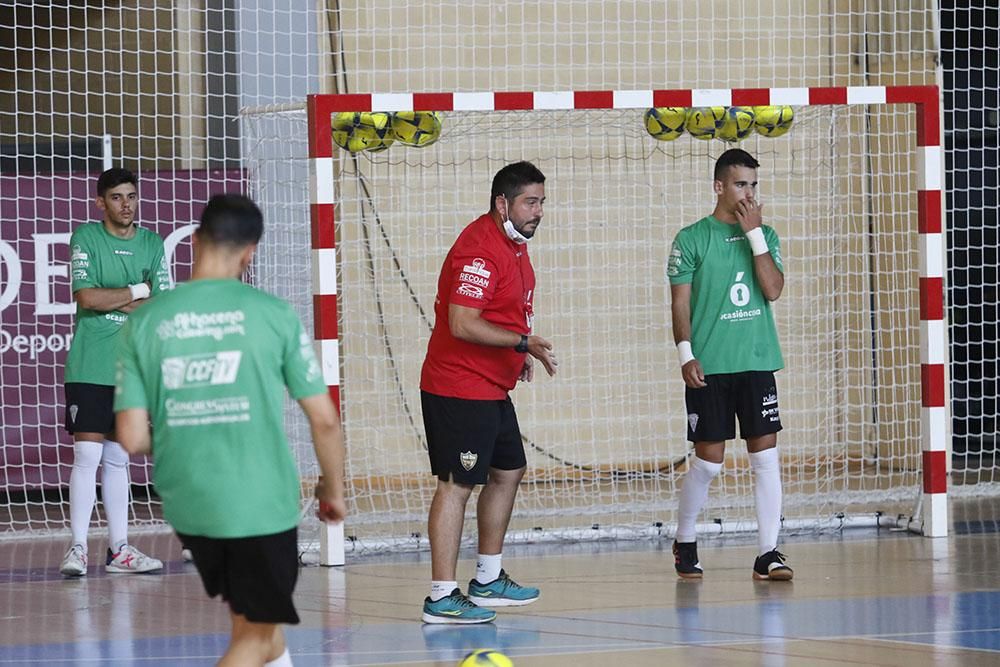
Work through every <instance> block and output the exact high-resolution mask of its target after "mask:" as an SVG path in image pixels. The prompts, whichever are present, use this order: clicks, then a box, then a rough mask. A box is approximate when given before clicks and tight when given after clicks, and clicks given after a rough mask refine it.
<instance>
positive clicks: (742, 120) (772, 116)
mask: <svg viewBox="0 0 1000 667" xmlns="http://www.w3.org/2000/svg"><path fill="white" fill-rule="evenodd" d="M794 117H795V114H794V112H793V111H792V107H789V106H774V107H772V106H759V107H693V108H684V107H654V108H652V109H649V110H647V111H646V115H645V117H644V124H645V126H646V131H647V132H648V133H649V134H650V136H652V137H653V138H654V139H659V140H660V141H672V140H674V139H676V138H677V137H679V136H681V135H682V134H684V132H685V131H686V132H687V133H688V134H690V135H691V136H692V137H694V138H695V139H704V140H706V141H707V140H709V139H721V140H722V141H728V142H731V143H735V142H737V141H742V140H743V139H746V138H747V137H748V136H750V134H751V133H752V132H753V131H754V130H756V131H757V132H758V133H759V134H762V135H763V136H765V137H780V136H781V135H783V134H784V133H785V132H788V130H789V129H790V128H791V127H792V121H793V120H794Z"/></svg>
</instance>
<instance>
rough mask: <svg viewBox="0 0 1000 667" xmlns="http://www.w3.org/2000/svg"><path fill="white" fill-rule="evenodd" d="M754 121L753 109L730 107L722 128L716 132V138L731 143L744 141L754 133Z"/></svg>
mask: <svg viewBox="0 0 1000 667" xmlns="http://www.w3.org/2000/svg"><path fill="white" fill-rule="evenodd" d="M753 119H754V113H753V109H752V108H751V107H729V108H728V109H726V119H725V120H724V121H722V127H720V128H719V129H718V130H716V131H715V138H716V139H722V140H723V141H728V142H731V143H732V142H737V141H742V140H744V139H746V138H747V137H748V136H750V134H751V133H752V132H753Z"/></svg>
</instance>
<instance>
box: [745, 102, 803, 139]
mask: <svg viewBox="0 0 1000 667" xmlns="http://www.w3.org/2000/svg"><path fill="white" fill-rule="evenodd" d="M753 112H754V125H755V126H756V127H757V132H758V133H760V134H763V135H764V136H765V137H780V136H781V135H783V134H784V133H785V132H788V130H790V129H791V128H792V121H793V120H795V112H794V111H792V107H788V106H782V107H754V108H753Z"/></svg>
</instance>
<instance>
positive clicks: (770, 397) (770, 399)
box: [760, 393, 778, 405]
mask: <svg viewBox="0 0 1000 667" xmlns="http://www.w3.org/2000/svg"><path fill="white" fill-rule="evenodd" d="M760 404H761V405H777V404H778V396H777V394H774V393H770V394H766V395H765V396H764V400H762V401H761V403H760Z"/></svg>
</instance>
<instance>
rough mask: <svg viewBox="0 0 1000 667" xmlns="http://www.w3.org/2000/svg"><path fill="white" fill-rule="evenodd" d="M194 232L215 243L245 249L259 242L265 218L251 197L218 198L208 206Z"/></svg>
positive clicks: (219, 196) (212, 200) (221, 196)
mask: <svg viewBox="0 0 1000 667" xmlns="http://www.w3.org/2000/svg"><path fill="white" fill-rule="evenodd" d="M195 233H196V234H197V235H198V238H199V239H202V240H204V241H208V242H209V243H212V244H216V245H226V246H231V247H236V248H242V247H245V246H248V245H253V244H255V243H257V242H258V241H260V237H261V235H263V233H264V216H263V215H262V214H261V212H260V209H259V208H257V204H254V203H253V201H252V200H251V199H250V198H249V197H244V196H243V195H236V194H223V195H215V196H213V197H212V198H211V199H209V200H208V204H206V205H205V210H204V211H202V213H201V224H200V225H198V229H197V230H196V231H195Z"/></svg>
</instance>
